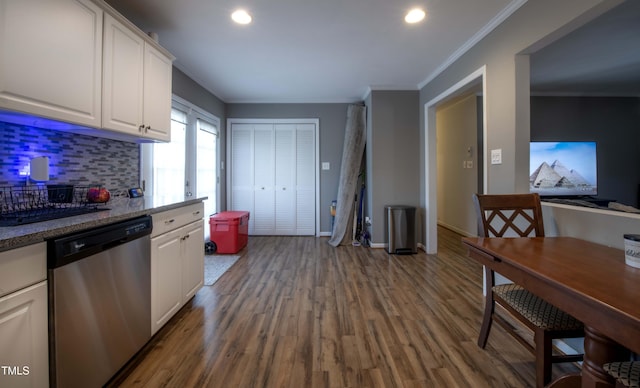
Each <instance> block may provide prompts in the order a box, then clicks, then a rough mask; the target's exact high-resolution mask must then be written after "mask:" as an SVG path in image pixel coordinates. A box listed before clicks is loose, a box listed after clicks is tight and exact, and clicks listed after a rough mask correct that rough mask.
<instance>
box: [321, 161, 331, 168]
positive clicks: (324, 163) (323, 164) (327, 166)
mask: <svg viewBox="0 0 640 388" xmlns="http://www.w3.org/2000/svg"><path fill="white" fill-rule="evenodd" d="M322 169H323V170H330V169H331V164H329V162H322Z"/></svg>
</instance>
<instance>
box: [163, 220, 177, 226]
mask: <svg viewBox="0 0 640 388" xmlns="http://www.w3.org/2000/svg"><path fill="white" fill-rule="evenodd" d="M173 222H175V219H173V218H172V219H170V220H169V221H165V222H164V224H165V225H169V224H172V223H173Z"/></svg>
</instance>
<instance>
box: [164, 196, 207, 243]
mask: <svg viewBox="0 0 640 388" xmlns="http://www.w3.org/2000/svg"><path fill="white" fill-rule="evenodd" d="M203 217H204V203H202V202H199V203H195V204H193V205H188V206H184V207H181V208H178V209H172V210H167V211H165V212H161V213H156V214H152V215H151V218H152V219H153V232H152V233H151V236H152V237H153V236H158V235H160V234H162V233H166V232H168V231H171V230H174V229H176V228H179V227H181V226H184V225H187V224H190V223H192V222H194V221H198V220H201V219H202V218H203Z"/></svg>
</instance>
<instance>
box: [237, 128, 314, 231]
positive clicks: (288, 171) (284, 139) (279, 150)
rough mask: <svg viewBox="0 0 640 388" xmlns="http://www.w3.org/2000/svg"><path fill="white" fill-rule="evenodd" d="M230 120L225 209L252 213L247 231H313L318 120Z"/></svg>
mask: <svg viewBox="0 0 640 388" xmlns="http://www.w3.org/2000/svg"><path fill="white" fill-rule="evenodd" d="M231 120H233V119H230V122H231V125H230V128H231V134H230V136H229V140H230V144H229V149H230V158H229V160H230V166H229V168H230V173H229V176H230V184H229V187H230V192H229V195H230V206H229V210H248V211H249V212H250V218H249V234H250V235H311V236H313V235H315V233H316V221H317V220H316V215H317V211H318V207H317V203H316V202H317V198H316V196H317V187H316V184H317V179H318V171H316V167H317V155H316V138H317V132H316V131H317V123H305V122H302V123H296V122H295V121H293V120H265V121H262V120H260V121H259V120H256V121H255V123H253V122H252V123H245V122H241V123H234V122H233V121H231ZM302 121H304V120H302Z"/></svg>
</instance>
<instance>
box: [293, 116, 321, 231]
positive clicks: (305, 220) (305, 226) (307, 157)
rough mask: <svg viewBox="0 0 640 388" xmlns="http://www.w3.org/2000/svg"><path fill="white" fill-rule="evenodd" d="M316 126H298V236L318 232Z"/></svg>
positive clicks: (296, 198)
mask: <svg viewBox="0 0 640 388" xmlns="http://www.w3.org/2000/svg"><path fill="white" fill-rule="evenodd" d="M315 131H316V129H315V125H314V124H297V125H296V158H295V166H296V170H295V174H296V175H295V182H296V186H295V192H296V194H295V195H296V197H295V204H296V209H295V218H296V230H295V234H296V235H298V236H313V235H314V234H315V230H316V212H315V203H316V184H315V160H316V155H315V151H316V147H315Z"/></svg>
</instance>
